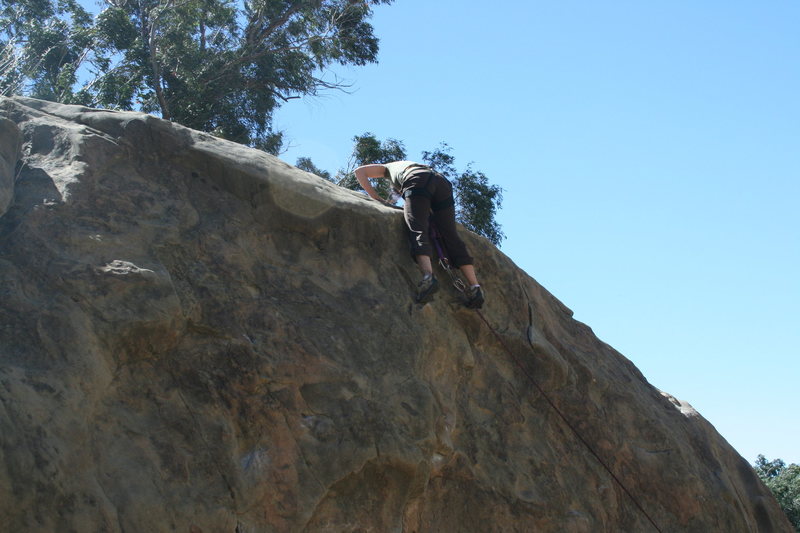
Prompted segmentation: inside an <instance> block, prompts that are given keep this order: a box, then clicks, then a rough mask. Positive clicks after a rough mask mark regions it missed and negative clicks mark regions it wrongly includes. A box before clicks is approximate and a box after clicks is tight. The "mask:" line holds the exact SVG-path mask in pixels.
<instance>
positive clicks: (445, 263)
mask: <svg viewBox="0 0 800 533" xmlns="http://www.w3.org/2000/svg"><path fill="white" fill-rule="evenodd" d="M430 236H431V241H433V243H434V245H435V248H436V253H437V254H438V255H439V264H440V265H441V267H442V268H443V269H444V270H445V272H447V274H448V276H450V279H451V280H452V281H453V286H454V287H455V288H456V290H458V291H459V292H460V293H462V294H465V293H466V288H467V286H466V284H465V283H464V281H463V280H462V279H461V278H460V277H459V276H458V274H456V272H455V271H454V270H453V268H452V266H451V265H450V259H449V258H448V256H447V252H446V249H445V247H444V244H443V243H442V241H441V235H440V234H439V232H438V231H437V230H436V226H435V224H433V221H432V220H431V223H430ZM475 312H476V313H478V316H479V317H480V319H481V320H482V321H483V323H484V324H486V327H487V328H489V331H491V332H492V334H493V335H494V337H495V338H496V339H497V341H498V342H499V343H500V346H502V347H503V349H504V350H505V351H506V353H507V354H508V355H509V357H511V360H512V361H514V363H515V364H516V365H517V366H518V367H519V368H520V370H522V373H523V374H524V375H525V377H527V378H528V381H530V382H531V384H532V385H533V386H534V388H535V389H536V390H537V391H538V392H539V394H540V395H541V396H542V398H544V400H545V401H546V402H547V404H548V405H549V406H550V407H551V408H552V409H553V411H555V413H556V414H557V415H558V417H559V418H560V419H561V421H562V422H564V424H565V425H566V426H567V427H568V428H569V429H570V431H572V433H573V434H574V435H575V437H577V439H578V440H579V441H580V442H581V443H582V444H583V445H584V446H585V447H586V449H587V450H588V451H589V453H590V454H591V455H592V456H593V457H594V458H595V459H596V460H597V462H598V463H600V466H602V467H603V469H604V470H605V471H606V472H608V474H609V475H610V476H611V478H612V479H613V480H614V482H616V484H617V485H618V486H619V487H620V488H621V489H622V491H623V492H624V493H625V494H627V495H628V498H630V500H631V501H632V502H633V504H634V506H636V508H637V509H639V511H640V512H641V513H642V514H643V515H644V516H645V517H646V518H647V520H648V521H649V522H650V524H651V525H652V526H653V528H655V530H656V531H657V532H658V533H663V531H662V529H661V528H660V527H658V524H656V522H655V520H653V518H652V517H651V516H650V515H649V514H648V512H647V511H645V509H644V507H642V505H641V504H640V503H639V501H638V500H637V499H636V497H635V496H634V495H633V494H632V493H631V491H629V490H628V488H627V487H625V485H624V484H623V483H622V480H620V479H619V478H618V477H617V476H616V474H614V472H613V471H612V470H611V467H609V466H608V465H607V464H606V462H605V461H603V459H601V458H600V455H598V453H597V452H596V451H595V450H594V448H592V445H591V444H589V442H588V441H587V440H586V439H585V438H583V436H582V435H581V434H580V432H579V431H578V430H577V428H576V427H575V426H573V425H572V423H571V422H570V421H569V419H568V418H567V416H566V415H565V414H564V413H563V412H562V411H561V409H559V408H558V406H556V404H555V403H554V402H553V400H551V399H550V397H549V396H548V395H547V393H546V392H545V391H544V389H543V388H542V387H541V386H540V385H539V383H538V382H537V381H536V379H535V378H534V377H533V375H531V373H530V372H529V371H528V369H526V368H525V366H524V365H523V364H522V361H521V360H520V359H519V357H517V356H516V355H515V354H514V352H513V351H511V348H509V347H508V345H507V344H506V342H505V341H504V340H503V337H501V336H500V334H499V333H498V332H497V330H496V329H495V328H494V327H492V325H491V324H490V323H489V321H488V320H487V319H486V317H485V316H484V314H483V313H481V311H480V309H475Z"/></svg>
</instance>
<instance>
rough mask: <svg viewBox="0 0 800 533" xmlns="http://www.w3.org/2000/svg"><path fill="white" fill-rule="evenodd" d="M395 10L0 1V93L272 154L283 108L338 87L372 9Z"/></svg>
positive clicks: (343, 5) (372, 57)
mask: <svg viewBox="0 0 800 533" xmlns="http://www.w3.org/2000/svg"><path fill="white" fill-rule="evenodd" d="M391 2H392V0H368V1H362V2H355V1H353V0H106V2H104V4H105V9H104V10H103V11H102V12H101V13H100V14H99V15H98V16H97V17H96V18H95V19H94V20H92V18H91V17H90V16H89V15H88V14H87V13H86V12H85V11H84V10H83V9H82V8H81V7H80V5H78V3H77V2H76V0H0V50H2V52H0V90H2V91H3V94H10V93H19V94H28V95H32V96H37V97H40V98H47V99H51V100H57V101H62V102H76V103H83V104H86V105H91V106H97V107H107V108H117V109H141V110H142V111H146V112H151V113H156V114H160V115H161V116H162V118H165V119H168V120H175V121H177V122H180V123H181V124H183V125H185V126H189V127H191V128H194V129H198V130H202V131H207V132H213V133H215V134H216V135H219V136H221V137H225V138H228V139H231V140H235V141H238V142H242V143H246V144H249V145H251V146H261V147H266V149H268V150H269V151H271V152H273V153H275V152H277V151H278V150H279V149H280V146H279V144H276V143H277V141H279V140H280V133H279V132H274V131H272V129H271V124H272V115H273V112H274V111H275V109H277V108H278V107H279V106H280V105H281V104H282V103H283V102H286V101H288V100H289V99H292V98H299V97H300V96H303V95H315V94H318V92H319V91H321V90H324V89H331V88H343V87H345V86H344V85H343V84H341V83H339V82H336V81H329V79H327V77H326V74H325V73H326V71H327V69H328V67H330V66H331V65H333V64H341V65H348V64H352V65H364V64H366V63H370V62H375V61H376V58H377V53H378V39H377V38H376V37H375V35H374V34H373V28H372V26H371V25H370V24H369V22H368V21H369V18H370V17H371V15H372V6H375V5H378V4H390V3H391Z"/></svg>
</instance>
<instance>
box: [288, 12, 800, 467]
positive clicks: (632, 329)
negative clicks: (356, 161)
mask: <svg viewBox="0 0 800 533" xmlns="http://www.w3.org/2000/svg"><path fill="white" fill-rule="evenodd" d="M373 23H374V26H375V31H376V34H377V35H378V36H379V37H380V39H381V52H380V57H379V63H378V64H377V65H369V66H366V67H360V68H344V67H342V68H338V69H334V71H333V72H334V73H335V74H336V75H337V76H338V77H339V78H341V79H344V80H347V81H349V82H351V83H352V84H353V88H352V90H351V93H350V94H344V93H341V92H330V93H326V94H325V95H323V96H320V97H316V98H310V99H303V100H295V101H291V102H289V103H288V104H286V105H285V106H284V107H283V108H282V109H281V110H280V111H279V113H278V114H277V116H276V121H275V126H276V127H277V128H279V129H283V130H285V132H286V135H287V138H288V140H289V141H290V144H291V148H290V149H289V150H288V151H287V152H286V153H285V154H283V156H282V158H283V159H284V160H286V161H288V162H290V163H294V162H295V161H296V159H297V157H300V156H307V157H311V159H312V160H313V161H314V162H315V163H316V164H317V166H319V167H321V168H324V169H327V170H330V171H332V172H335V171H336V170H337V169H338V168H341V167H344V166H345V164H346V161H347V158H348V156H349V155H350V152H351V149H352V137H353V136H354V135H357V134H362V133H364V132H367V131H370V132H372V133H374V134H376V135H377V136H378V137H379V138H381V139H386V138H389V137H392V138H396V139H400V140H402V141H404V143H405V145H406V147H407V149H408V154H409V156H410V157H411V158H412V159H414V158H419V156H420V152H421V151H422V150H431V149H433V148H435V147H436V146H437V145H438V144H439V143H440V142H442V141H445V142H447V143H448V144H449V145H450V146H451V147H452V148H453V154H454V155H455V157H456V166H457V167H459V168H463V167H465V166H466V165H467V164H468V163H470V162H472V163H473V166H474V168H475V169H478V170H481V171H483V172H484V173H485V174H486V175H487V176H488V177H489V179H490V181H491V182H492V183H494V184H497V185H500V186H501V187H502V188H503V189H504V191H505V200H504V204H503V208H502V211H501V212H500V214H499V216H498V220H499V221H500V223H501V224H502V225H503V230H504V232H505V233H506V235H507V239H506V240H505V241H504V242H503V244H502V247H501V249H502V251H503V252H504V253H506V254H507V255H508V256H510V257H511V258H512V259H513V260H514V261H515V262H516V263H517V264H518V265H519V266H520V267H521V268H523V269H524V270H525V271H526V272H527V273H528V274H530V275H531V276H533V277H534V278H535V279H536V280H537V281H539V282H540V283H541V284H543V285H544V286H545V287H546V288H547V289H548V290H549V291H550V292H552V293H553V294H554V295H555V296H556V297H557V298H559V299H560V300H561V301H563V302H564V303H565V304H566V305H567V306H569V307H570V308H571V309H572V310H573V311H574V312H575V318H576V319H578V320H580V321H582V322H585V323H586V324H588V325H589V326H590V327H592V329H593V330H594V331H595V333H596V334H597V335H598V336H599V337H600V338H601V339H603V340H604V341H605V342H607V343H609V344H610V345H612V346H614V347H615V348H616V349H617V350H619V351H620V352H622V353H623V354H624V355H625V356H626V357H628V358H629V359H631V360H632V361H633V362H634V363H635V364H636V366H637V367H639V369H640V370H641V371H642V372H643V373H644V375H645V376H646V377H647V379H648V380H649V381H650V382H651V383H653V384H654V385H655V386H657V387H658V388H660V389H662V390H665V391H667V392H669V393H671V394H673V395H675V396H677V397H678V398H681V399H683V400H685V401H688V402H689V403H691V404H692V405H693V406H694V407H695V408H696V409H697V410H698V411H700V413H701V414H702V415H703V416H704V417H705V418H707V419H708V420H709V421H710V422H711V423H712V424H713V425H714V426H715V427H716V428H717V430H718V431H719V432H720V433H721V434H722V435H723V436H724V437H725V438H726V439H727V440H728V441H729V442H730V443H731V444H732V445H733V446H734V447H735V448H736V449H737V450H738V451H739V453H741V454H742V456H744V457H745V459H747V460H748V461H749V462H751V463H752V462H753V461H754V460H755V458H756V455H757V454H759V453H762V454H764V455H766V456H767V457H768V458H770V459H773V458H778V457H779V458H782V459H784V460H785V461H786V462H787V463H791V462H794V463H800V420H798V401H797V392H796V391H797V390H798V388H800V387H798V381H800V362H799V361H800V311H799V309H800V307H798V301H800V281H798V275H800V208H798V206H797V204H798V203H800V32H799V31H798V29H797V28H798V26H800V3H798V2H796V1H788V0H773V1H770V2H744V1H739V0H727V1H717V0H705V1H703V2H697V1H694V0H674V1H665V0H662V1H659V0H649V1H642V0H639V1H616V0H615V1H609V2H594V1H588V0H584V1H570V0H560V1H558V2H540V1H531V0H528V1H521V0H513V1H508V2H498V3H496V4H493V3H488V2H478V1H476V0H460V1H456V0H436V1H430V0H398V1H397V3H396V4H394V5H391V6H381V7H378V8H376V10H375V17H374V19H373ZM477 267H478V269H480V262H479V259H478V264H477Z"/></svg>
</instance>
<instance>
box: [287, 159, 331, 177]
mask: <svg viewBox="0 0 800 533" xmlns="http://www.w3.org/2000/svg"><path fill="white" fill-rule="evenodd" d="M294 166H296V167H297V168H299V169H300V170H305V171H306V172H311V173H312V174H316V175H317V176H319V177H320V178H324V179H326V180H328V181H333V180H332V179H331V173H330V172H328V171H327V170H322V169H320V168H317V166H316V165H315V164H314V163H313V162H312V161H311V159H309V158H308V157H301V158H299V159H298V160H297V163H295V165H294Z"/></svg>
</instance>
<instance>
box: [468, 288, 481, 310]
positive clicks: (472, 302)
mask: <svg viewBox="0 0 800 533" xmlns="http://www.w3.org/2000/svg"><path fill="white" fill-rule="evenodd" d="M464 294H465V295H466V296H467V301H466V303H465V304H464V305H466V306H467V307H468V308H470V309H480V308H481V307H483V291H482V290H481V286H480V285H474V286H472V287H470V288H468V289H467V290H466V291H464Z"/></svg>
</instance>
